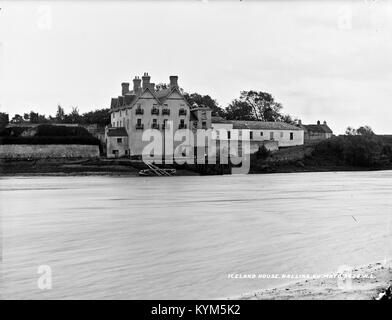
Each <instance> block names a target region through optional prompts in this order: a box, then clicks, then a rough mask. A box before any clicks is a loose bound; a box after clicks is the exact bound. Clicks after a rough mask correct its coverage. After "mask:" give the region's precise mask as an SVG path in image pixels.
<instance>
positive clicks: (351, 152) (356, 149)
mask: <svg viewBox="0 0 392 320" xmlns="http://www.w3.org/2000/svg"><path fill="white" fill-rule="evenodd" d="M312 156H316V157H325V158H328V159H335V160H336V162H339V161H340V162H343V164H346V165H351V166H357V167H376V166H380V165H385V164H386V162H388V163H389V162H391V161H392V148H391V146H390V145H389V144H387V143H386V141H385V140H384V139H383V138H382V137H379V136H376V135H364V136H340V137H335V138H332V139H329V140H325V141H322V142H320V143H319V144H317V145H316V146H315V150H314V151H313V154H312Z"/></svg>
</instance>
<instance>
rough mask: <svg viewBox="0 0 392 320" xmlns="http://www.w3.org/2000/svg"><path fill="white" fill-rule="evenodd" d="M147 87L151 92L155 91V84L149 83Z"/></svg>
mask: <svg viewBox="0 0 392 320" xmlns="http://www.w3.org/2000/svg"><path fill="white" fill-rule="evenodd" d="M148 87H149V88H150V90H151V91H154V90H155V83H150V84H149V85H148Z"/></svg>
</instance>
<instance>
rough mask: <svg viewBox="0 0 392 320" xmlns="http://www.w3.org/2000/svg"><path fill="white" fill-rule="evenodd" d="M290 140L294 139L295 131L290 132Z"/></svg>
mask: <svg viewBox="0 0 392 320" xmlns="http://www.w3.org/2000/svg"><path fill="white" fill-rule="evenodd" d="M290 140H294V132H290Z"/></svg>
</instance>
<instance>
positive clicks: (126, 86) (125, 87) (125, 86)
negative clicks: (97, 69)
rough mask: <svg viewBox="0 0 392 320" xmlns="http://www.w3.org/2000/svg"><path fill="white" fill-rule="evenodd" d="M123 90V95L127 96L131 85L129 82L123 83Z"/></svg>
mask: <svg viewBox="0 0 392 320" xmlns="http://www.w3.org/2000/svg"><path fill="white" fill-rule="evenodd" d="M121 88H122V90H121V95H123V96H125V94H126V93H128V92H129V83H128V82H123V83H122V84H121Z"/></svg>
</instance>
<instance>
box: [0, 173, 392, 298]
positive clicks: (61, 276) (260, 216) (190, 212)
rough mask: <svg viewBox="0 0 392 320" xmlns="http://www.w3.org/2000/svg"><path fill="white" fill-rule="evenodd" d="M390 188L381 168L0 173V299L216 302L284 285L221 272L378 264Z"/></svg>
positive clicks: (387, 228)
mask: <svg viewBox="0 0 392 320" xmlns="http://www.w3.org/2000/svg"><path fill="white" fill-rule="evenodd" d="M391 195H392V172H391V171H378V172H340V173H333V172H329V173H292V174H270V175H233V176H191V177H189V176H187V177H147V178H142V177H102V176H93V177H91V176H86V177H3V178H1V179H0V214H1V216H0V218H1V221H0V222H1V249H2V262H1V266H0V268H1V269H0V272H1V274H0V276H1V278H0V283H1V286H0V298H3V299H11V298H14V299H18V298H22V299H30V298H33V299H38V298H42V299H112V298H117V299H154V298H157V299H209V298H222V297H229V296H233V295H238V294H241V293H245V292H249V291H253V290H257V289H260V288H269V287H275V286H278V285H281V284H283V283H285V282H288V281H289V280H276V279H232V278H229V277H228V275H229V274H233V273H236V274H282V273H283V274H285V273H286V274H287V273H290V274H297V273H300V274H304V273H324V272H330V271H336V269H337V268H338V267H339V266H341V265H349V266H356V265H362V264H366V263H369V262H375V261H380V260H383V259H384V258H391V255H392V251H391V241H392V232H391V216H392V209H391V204H392V197H391ZM40 266H48V267H49V268H50V269H49V270H50V273H47V272H46V273H45V276H50V278H51V289H46V290H45V289H42V288H41V289H40V288H39V286H38V282H39V281H40V279H41V276H42V274H41V273H38V271H39V267H40ZM44 268H47V267H44ZM44 270H47V269H44ZM41 271H42V270H41ZM291 281H292V280H291Z"/></svg>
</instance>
